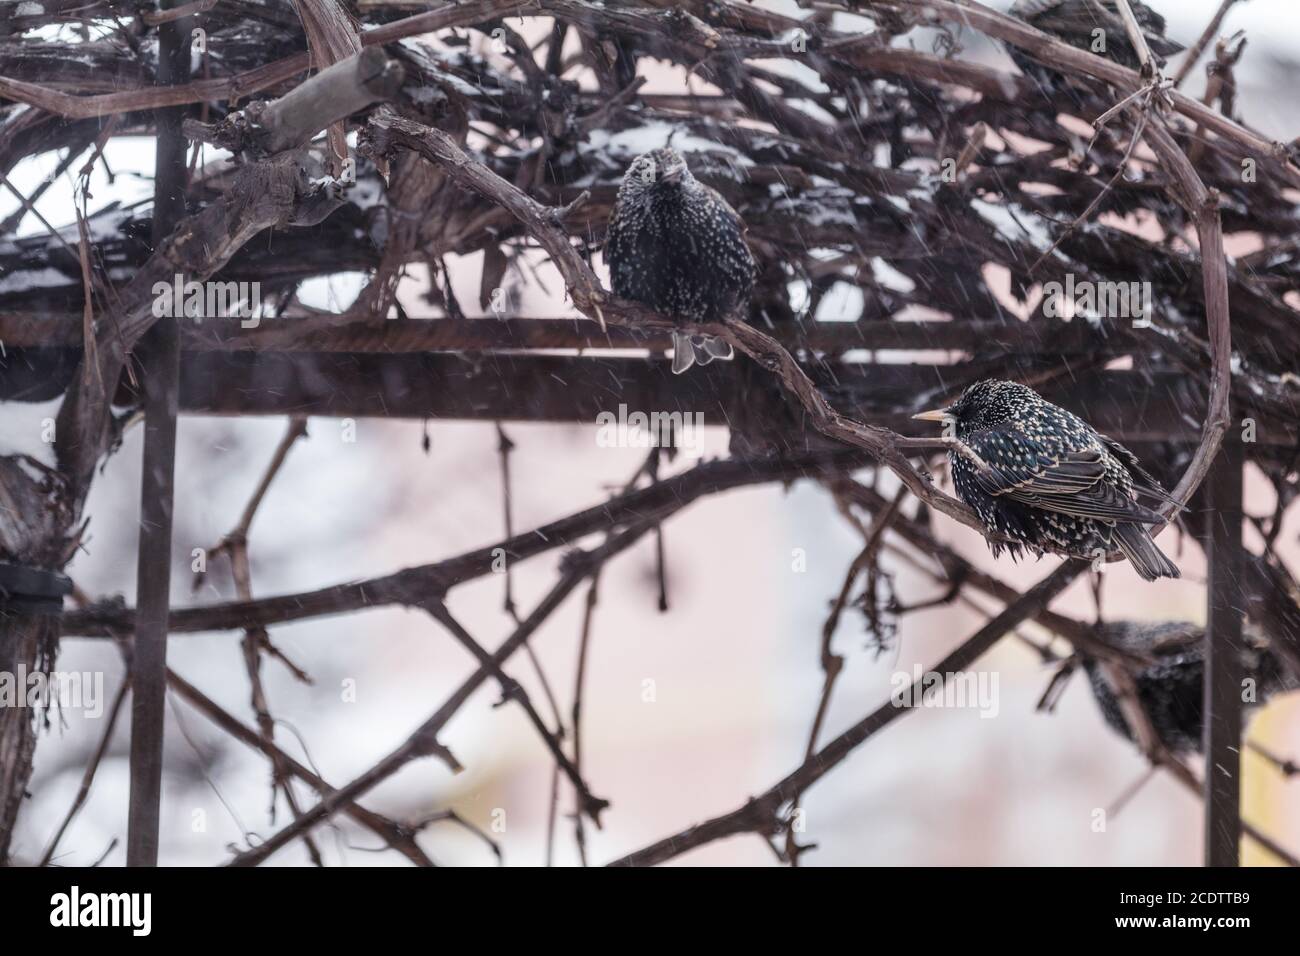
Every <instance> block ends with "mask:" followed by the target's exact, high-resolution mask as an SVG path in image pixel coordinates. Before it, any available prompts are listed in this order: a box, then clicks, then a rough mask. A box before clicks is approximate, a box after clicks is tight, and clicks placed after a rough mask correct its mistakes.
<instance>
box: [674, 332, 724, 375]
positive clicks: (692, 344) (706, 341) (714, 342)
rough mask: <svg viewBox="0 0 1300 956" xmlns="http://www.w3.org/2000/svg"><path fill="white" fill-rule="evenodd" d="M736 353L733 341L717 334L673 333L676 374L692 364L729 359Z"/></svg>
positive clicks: (679, 373) (704, 363)
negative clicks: (732, 345) (733, 348)
mask: <svg viewBox="0 0 1300 956" xmlns="http://www.w3.org/2000/svg"><path fill="white" fill-rule="evenodd" d="M734 355H735V352H734V351H732V348H731V343H729V342H727V341H725V340H724V339H720V338H717V337H716V336H713V335H688V334H686V333H685V332H674V333H673V374H674V375H681V374H682V373H683V372H685V371H686V370H687V369H688V368H690V367H691V366H692V365H708V364H709V363H710V362H712V361H713V360H714V359H721V360H723V361H729V360H730V359H731V358H732V357H733V356H734Z"/></svg>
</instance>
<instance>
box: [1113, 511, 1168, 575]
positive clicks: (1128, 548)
mask: <svg viewBox="0 0 1300 956" xmlns="http://www.w3.org/2000/svg"><path fill="white" fill-rule="evenodd" d="M1114 540H1115V543H1116V544H1117V545H1119V549H1120V550H1121V551H1123V552H1124V557H1126V558H1128V560H1129V563H1130V564H1132V565H1133V567H1134V568H1135V569H1137V573H1138V574H1140V575H1142V578H1143V580H1145V581H1154V580H1155V579H1156V578H1177V577H1181V576H1182V572H1180V571H1179V570H1178V565H1176V564H1174V562H1172V561H1170V560H1169V558H1167V557H1165V553H1164V552H1163V551H1161V550H1160V549H1159V548H1158V547H1156V543H1155V542H1154V541H1152V540H1151V536H1150V535H1149V534H1147V532H1146V529H1145V528H1143V527H1141V526H1140V525H1135V524H1121V525H1117V526H1116V528H1115V539H1114Z"/></svg>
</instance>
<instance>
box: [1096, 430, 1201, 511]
mask: <svg viewBox="0 0 1300 956" xmlns="http://www.w3.org/2000/svg"><path fill="white" fill-rule="evenodd" d="M1098 437H1099V438H1100V439H1101V440H1102V443H1103V444H1104V445H1105V446H1106V448H1107V449H1108V450H1109V451H1110V453H1111V454H1112V455H1114V456H1115V457H1116V458H1118V459H1119V462H1120V464H1121V465H1123V466H1124V467H1125V468H1127V469H1128V473H1129V474H1130V475H1132V477H1133V490H1134V491H1136V492H1137V493H1138V494H1140V495H1146V496H1147V497H1149V498H1155V499H1156V500H1158V501H1162V502H1165V503H1167V504H1172V505H1177V504H1178V500H1177V499H1176V498H1174V496H1173V495H1171V494H1170V493H1169V492H1167V491H1165V489H1164V486H1163V485H1161V484H1160V481H1159V480H1158V479H1157V478H1156V476H1155V475H1153V474H1151V472H1149V471H1147V470H1146V469H1145V468H1143V467H1142V463H1141V462H1140V461H1138V456H1137V455H1135V454H1133V453H1132V452H1131V451H1129V450H1128V449H1127V448H1125V447H1124V446H1123V445H1121V444H1120V443H1119V442H1117V441H1115V439H1113V438H1108V437H1106V436H1105V435H1098ZM1179 509H1180V510H1181V509H1182V506H1181V505H1179Z"/></svg>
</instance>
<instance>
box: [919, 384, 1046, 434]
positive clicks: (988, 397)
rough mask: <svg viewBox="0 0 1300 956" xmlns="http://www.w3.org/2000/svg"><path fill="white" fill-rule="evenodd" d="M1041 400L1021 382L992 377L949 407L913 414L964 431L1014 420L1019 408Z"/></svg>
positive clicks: (921, 418) (967, 390) (922, 419)
mask: <svg viewBox="0 0 1300 956" xmlns="http://www.w3.org/2000/svg"><path fill="white" fill-rule="evenodd" d="M1037 400H1038V394H1037V393H1036V392H1035V391H1034V390H1033V389H1031V388H1027V387H1026V386H1024V385H1021V384H1019V383H1017V382H1004V381H1002V380H1001V379H996V378H989V379H985V380H984V381H982V382H976V383H975V384H974V385H972V386H970V387H969V388H967V389H966V391H964V392H962V395H961V398H959V399H957V401H955V402H953V403H952V404H951V405H949V406H947V407H946V408H936V409H932V410H931V411H928V412H921V413H920V414H919V415H913V416H912V417H913V418H915V419H919V420H920V421H923V422H942V423H943V425H944V427H945V429H946V428H948V427H949V426H950V425H952V426H956V427H957V428H958V429H960V430H962V431H966V430H969V431H976V430H978V429H981V428H994V427H996V426H998V425H1001V424H1002V423H1004V422H1007V421H1010V420H1011V419H1012V418H1013V417H1014V414H1015V411H1016V410H1017V409H1018V408H1021V407H1023V406H1024V405H1025V403H1026V402H1032V401H1037Z"/></svg>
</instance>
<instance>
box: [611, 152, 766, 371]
mask: <svg viewBox="0 0 1300 956" xmlns="http://www.w3.org/2000/svg"><path fill="white" fill-rule="evenodd" d="M605 261H606V262H607V263H608V264H609V274H610V282H611V284H612V285H613V287H614V292H615V293H616V294H617V295H620V296H622V297H623V298H625V299H633V300H635V301H637V302H642V303H644V304H646V305H648V306H650V307H651V308H652V309H654V310H655V311H656V312H662V313H663V314H664V315H666V316H669V317H671V318H677V319H683V320H686V321H690V322H717V321H720V320H721V319H723V318H724V317H726V316H728V315H730V314H733V313H737V312H739V311H740V310H742V309H743V308H744V307H745V305H746V304H747V303H748V302H749V294H750V291H751V290H752V289H753V287H754V275H755V272H756V271H757V270H756V268H755V264H754V257H753V255H752V254H751V253H750V251H749V247H748V246H747V245H746V244H745V224H744V223H743V222H742V221H741V219H740V216H738V215H737V214H736V211H735V210H734V209H732V208H731V207H730V206H729V205H727V201H726V200H725V199H723V198H722V196H720V195H719V194H718V192H717V190H715V189H712V188H711V187H709V186H706V185H705V184H704V183H702V182H700V181H699V180H697V179H696V178H695V177H694V176H692V175H691V171H690V169H688V168H687V166H686V161H685V160H684V159H682V157H681V154H679V153H678V152H677V151H676V150H674V149H668V148H665V149H654V150H651V151H650V152H648V153H643V154H642V155H640V156H638V157H637V158H636V159H634V160H633V161H632V164H631V165H630V166H629V167H628V169H627V172H626V173H625V174H624V176H623V183H622V185H621V186H620V187H619V190H618V200H617V202H616V203H615V204H614V211H613V213H612V214H611V216H610V220H609V236H608V239H607V240H606V243H605ZM731 357H732V351H731V346H730V345H729V344H728V343H726V342H724V341H723V340H721V339H718V338H714V337H712V336H705V335H687V334H685V333H680V332H674V333H673V372H674V373H676V374H681V373H682V372H684V371H686V370H687V369H688V368H690V367H691V366H692V365H693V364H695V363H699V364H700V365H708V364H709V363H710V362H712V361H713V360H714V359H715V358H721V359H729V358H731Z"/></svg>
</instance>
